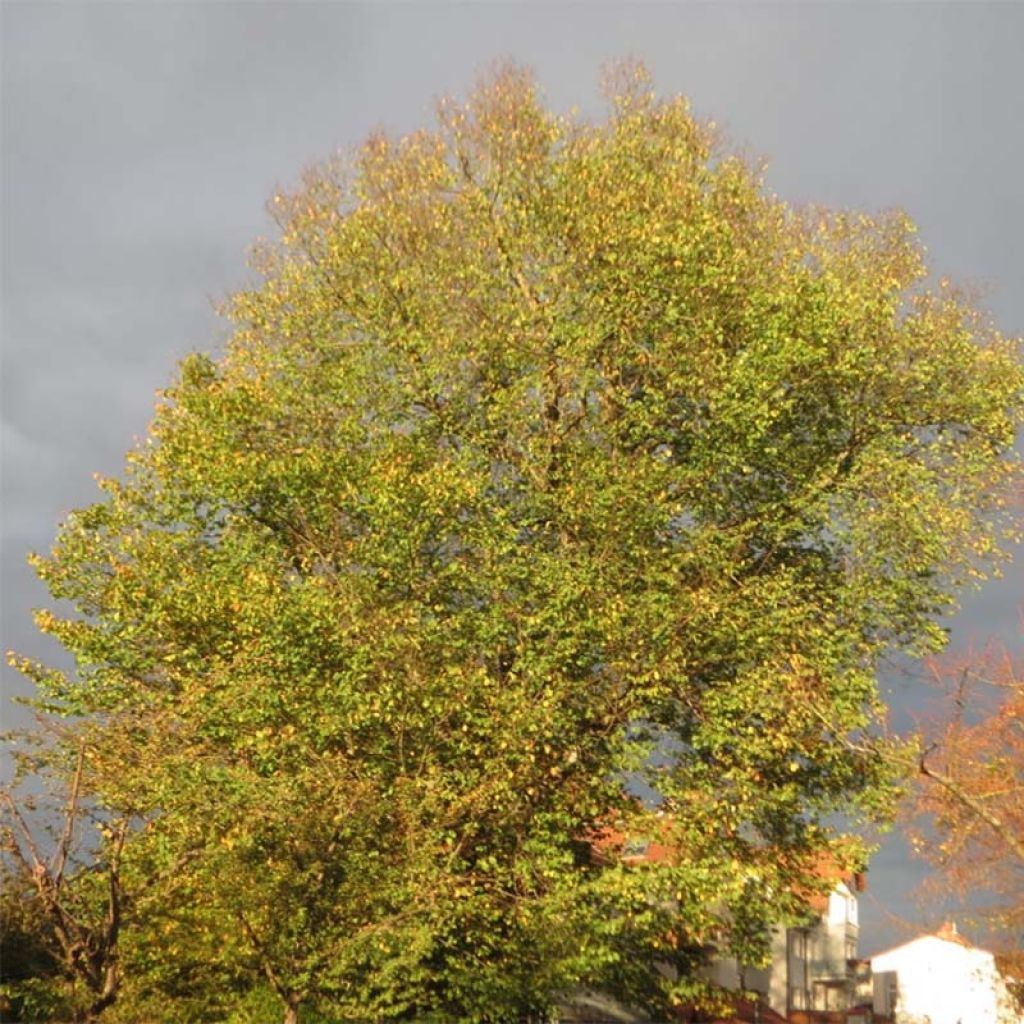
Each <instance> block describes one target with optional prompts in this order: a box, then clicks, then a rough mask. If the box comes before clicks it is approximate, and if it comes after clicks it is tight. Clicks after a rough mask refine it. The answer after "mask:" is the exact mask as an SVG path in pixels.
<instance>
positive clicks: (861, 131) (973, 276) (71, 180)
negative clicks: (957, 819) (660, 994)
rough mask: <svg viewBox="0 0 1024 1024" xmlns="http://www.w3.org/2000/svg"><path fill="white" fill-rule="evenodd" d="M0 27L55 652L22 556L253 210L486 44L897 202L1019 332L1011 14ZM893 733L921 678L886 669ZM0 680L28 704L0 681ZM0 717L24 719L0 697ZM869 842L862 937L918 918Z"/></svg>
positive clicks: (46, 8)
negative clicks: (663, 100)
mask: <svg viewBox="0 0 1024 1024" xmlns="http://www.w3.org/2000/svg"><path fill="white" fill-rule="evenodd" d="M0 17H2V28H3V34H2V46H3V67H2V74H3V82H2V84H3V92H2V104H3V106H2V131H3V139H2V142H3V148H2V172H3V177H2V189H3V233H2V245H3V249H2V257H3V263H2V273H3V278H2V300H3V302H2V318H3V319H2V337H3V363H2V370H3V375H2V426H3V435H2V439H3V478H2V483H3V494H2V497H3V524H2V525H3V533H2V555H3V589H2V625H3V646H4V647H5V648H11V647H13V648H16V649H18V650H19V651H21V652H23V653H27V654H33V655H44V656H53V653H54V652H52V651H51V650H50V649H49V648H47V646H46V645H45V644H44V643H43V642H42V641H41V640H40V639H39V638H38V637H36V636H35V634H34V631H33V627H32V625H31V620H30V613H29V610H30V608H31V607H33V606H38V605H41V604H44V603H45V595H44V594H43V592H42V589H41V587H40V586H39V585H38V584H37V583H36V582H35V581H34V579H33V578H32V575H31V573H30V572H29V571H28V569H27V568H26V567H25V565H24V555H25V553H26V552H27V551H28V550H30V549H45V548H46V547H48V545H49V544H50V542H51V540H52V538H53V535H54V531H55V529H56V526H57V523H58V522H59V521H60V519H61V518H62V516H64V515H65V514H66V512H67V510H68V509H70V508H73V507H76V506H79V505H82V504H86V503H89V502H91V501H92V500H93V499H94V498H95V497H96V496H97V492H96V490H95V485H94V483H93V480H92V474H93V473H94V472H99V473H104V474H115V473H118V472H119V471H120V468H121V465H122V456H123V453H124V452H125V450H126V449H127V448H128V447H130V446H131V444H132V442H133V439H134V438H135V437H137V436H139V435H141V434H143V433H144V431H145V429H146V425H147V422H148V420H149V416H150V413H151V411H152V406H153V392H154V390H155V389H157V388H159V387H161V386H163V385H165V384H166V383H168V381H169V380H170V378H171V375H172V373H173V371H174V366H175V363H176V361H177V360H178V359H179V358H180V357H181V356H182V355H184V354H185V353H186V352H188V351H190V350H194V349H202V350H211V349H212V350H217V349H218V346H219V345H220V344H221V342H222V341H223V337H224V330H225V329H224V327H223V326H222V325H220V324H219V323H218V322H217V320H216V317H215V315H214V313H213V306H214V304H215V303H216V302H217V301H218V300H220V299H221V298H223V297H224V296H225V295H226V294H228V293H229V292H230V291H232V290H233V289H235V288H237V287H238V286H239V285H240V284H242V283H243V282H244V281H245V280H246V279H247V273H248V272H247V270H246V266H245V255H246V250H247V248H248V246H249V245H250V243H251V242H252V241H253V240H254V239H255V238H256V237H257V236H259V235H260V234H265V233H268V232H269V231H270V223H269V220H268V218H267V217H266V215H265V212H264V204H265V201H266V200H267V198H268V197H269V196H270V195H271V193H272V192H273V191H274V189H275V188H276V187H277V186H279V185H285V186H287V185H289V184H290V183H293V182H294V181H295V180H296V178H297V177H298V174H299V172H300V170H301V168H302V167H303V166H304V165H306V164H308V163H310V162H313V161H315V160H317V159H320V158H323V157H326V156H328V155H330V154H331V153H332V152H333V151H334V150H335V149H337V148H338V147H347V146H351V145H353V144H356V143H358V142H359V141H360V140H361V139H362V138H363V137H364V136H365V135H366V134H367V133H368V132H369V131H370V130H372V129H375V128H381V127H382V128H385V129H387V130H390V131H394V132H403V131H407V130H410V129H412V128H414V127H416V126H418V125H420V124H423V123H425V122H427V121H428V120H429V119H430V117H431V112H432V109H433V102H434V99H435V98H436V97H437V96H439V95H442V94H446V93H458V92H461V91H463V90H465V89H466V88H467V87H468V86H469V85H470V84H471V83H472V81H473V79H474V77H475V75H476V74H477V72H478V71H480V70H481V69H482V68H483V67H485V66H486V65H487V64H489V63H490V62H491V61H492V60H494V59H495V58H502V57H512V58H514V59H516V60H517V61H520V62H522V63H525V64H527V65H529V66H531V67H532V68H533V69H534V70H535V71H536V73H537V74H538V76H539V78H540V81H541V83H542V85H543V86H544V88H545V91H546V94H547V97H548V100H549V102H550V103H551V104H552V105H553V106H555V107H557V108H568V107H569V106H572V105H574V104H576V105H579V106H581V107H583V108H584V109H587V108H596V106H597V95H598V93H597V80H598V77H599V70H600V67H601V65H602V64H603V63H604V62H606V61H608V60H610V59H614V58H616V57H621V56H624V55H634V56H638V57H641V58H642V59H643V60H645V61H646V62H647V63H648V65H649V66H650V68H651V69H652V71H653V72H654V74H655V77H656V82H657V86H658V88H659V90H660V91H662V92H664V93H669V92H683V93H686V94H687V95H688V96H690V98H691V99H692V100H693V103H694V105H695V108H696V111H697V113H698V114H700V115H702V116H705V117H710V118H714V119H715V120H716V121H718V122H719V123H720V124H722V125H724V126H725V128H726V129H727V131H728V133H729V135H730V137H731V138H732V140H733V141H734V143H735V144H736V145H738V146H740V147H742V148H743V149H744V150H745V151H747V152H748V153H751V154H758V155H764V156H766V157H768V158H769V160H770V169H769V174H768V180H769V184H770V185H771V187H772V188H773V189H774V190H775V191H777V192H779V193H780V194H781V195H782V196H784V197H785V198H787V199H791V200H793V201H795V202H802V201H814V202H818V203H824V204H828V205H833V206H840V207H847V208H859V209H866V210H869V211H877V210H880V209H885V208H890V207H894V206H899V207H902V208H904V209H906V210H907V211H908V212H909V213H910V215H911V216H912V217H913V218H914V219H915V220H916V222H917V224H918V225H919V227H920V233H921V237H922V239H923V241H924V243H925V245H926V247H927V249H928V251H929V255H930V262H931V265H932V267H933V268H934V269H935V270H936V271H937V272H938V273H940V274H944V275H948V276H951V277H952V278H954V279H956V280H959V281H960V282H962V283H968V284H974V285H977V286H979V287H980V288H982V289H983V296H984V298H983V303H984V305H986V306H987V307H988V308H989V309H990V310H991V311H992V313H993V314H994V315H995V318H996V320H997V322H998V324H999V325H1000V326H1001V327H1002V328H1003V330H1004V331H1006V332H1008V333H1015V334H1019V333H1021V332H1022V331H1024V287H1022V285H1024V196H1022V191H1021V182H1022V181H1024V177H1022V168H1024V131H1022V125H1024V77H1022V75H1021V70H1020V48H1021V45H1022V43H1024V4H1021V3H992V4H985V3H964V4H938V3H936V4H931V3H916V4H909V3H907V4H869V3H849V4H835V3H829V4H824V3H821V4H809V3H805V4H795V3H794V4H783V5H777V4H769V3H763V4H762V3H746V4H732V3H716V4H710V3H708V4H684V3H678V4H647V3H625V2H622V3H617V4H599V3H577V4H568V3H565V4H545V5H541V4H536V5H535V4H526V3H521V4H505V3H483V2H481V3H476V4H472V3H461V4H454V3H451V4H429V3H406V4H389V3H376V4H368V5H360V4H342V3H242V2H237V3H151V2H142V0H140V2H137V3H128V4H121V3H87V2H79V3H67V4H63V3H43V2H36V3H18V2H12V0H6V2H5V3H3V4H2V7H0ZM1021 579H1022V577H1021V574H1020V569H1019V566H1018V567H1016V568H1011V569H1010V570H1009V571H1008V573H1007V576H1006V577H1005V578H1004V580H1003V581H1001V582H1000V583H997V584H994V585H991V586H988V587H986V589H985V590H983V591H982V592H981V593H980V594H978V595H976V596H975V597H973V598H972V599H970V600H969V601H968V602H967V604H966V606H965V609H964V611H963V612H962V613H961V615H960V616H959V617H958V618H957V619H956V621H955V622H954V623H953V629H954V637H955V639H956V640H957V641H958V642H964V640H965V638H967V637H969V636H971V635H972V634H974V635H981V634H986V635H987V634H989V633H992V632H999V633H1002V635H1003V636H1004V637H1005V638H1006V639H1007V640H1009V641H1010V642H1011V643H1012V644H1014V645H1015V646H1016V647H1017V648H1018V649H1019V648H1020V630H1019V626H1017V628H1016V630H1015V622H1016V619H1015V614H1016V613H1015V609H1016V607H1017V606H1018V605H1019V604H1020V603H1021V600H1022V589H1024V588H1022V586H1021ZM885 686H886V691H887V693H888V695H889V696H890V698H891V700H892V702H893V704H894V706H895V708H896V715H895V718H896V721H897V723H898V724H900V723H902V724H905V723H906V722H907V721H908V720H909V719H910V717H911V716H912V715H913V714H914V713H915V712H916V710H917V708H918V707H919V704H920V689H919V688H918V687H915V686H914V685H912V684H911V683H909V682H907V681H905V680H901V679H899V678H896V677H894V678H892V679H890V680H887V681H886V684H885ZM5 688H6V691H7V693H8V694H12V693H25V692H26V684H25V683H24V681H23V680H20V679H19V678H18V677H16V676H15V677H11V676H10V675H8V676H6V677H5ZM3 713H4V719H5V722H6V723H7V724H11V723H12V722H20V721H21V720H23V713H20V712H18V711H15V710H12V709H11V707H10V706H9V705H6V704H5V706H4V711H3ZM919 877H920V868H919V867H917V866H915V865H913V864H912V863H911V862H909V860H908V858H907V854H906V851H905V850H904V848H903V847H902V845H901V844H900V843H899V841H898V839H891V840H889V841H888V842H887V843H886V845H885V846H884V847H883V849H882V851H881V853H880V854H879V855H878V857H877V858H876V859H875V862H874V863H873V865H872V870H871V872H870V875H869V879H870V891H869V893H868V894H867V895H866V896H865V897H864V898H863V899H862V904H861V905H862V911H861V913H862V943H861V951H862V952H865V953H870V952H873V951H875V950H876V949H877V948H879V947H881V946H883V945H885V944H887V943H889V942H890V941H891V940H892V939H894V938H896V937H898V936H902V935H904V934H907V929H913V928H915V927H918V926H919V925H922V926H923V925H925V924H934V923H935V922H936V920H937V919H938V918H939V917H941V914H942V913H943V911H944V908H941V907H937V906H935V905H931V906H922V905H919V904H916V903H915V902H914V901H913V899H912V897H911V895H910V891H911V889H912V888H913V885H914V883H915V881H916V880H917V879H918V878H919Z"/></svg>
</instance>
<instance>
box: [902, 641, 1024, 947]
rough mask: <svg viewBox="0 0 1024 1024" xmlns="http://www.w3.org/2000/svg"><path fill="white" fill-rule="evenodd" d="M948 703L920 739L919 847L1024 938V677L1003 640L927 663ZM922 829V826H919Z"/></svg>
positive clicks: (1006, 929)
mask: <svg viewBox="0 0 1024 1024" xmlns="http://www.w3.org/2000/svg"><path fill="white" fill-rule="evenodd" d="M933 671H934V672H935V675H936V678H937V680H938V681H939V682H940V683H942V684H943V685H944V686H945V687H946V688H947V701H948V704H947V708H946V712H945V715H944V717H943V718H942V719H941V721H940V723H939V726H938V728H936V729H935V730H934V732H933V733H932V736H931V737H930V738H928V739H927V740H923V741H922V745H921V748H920V754H919V759H918V775H917V785H916V786H915V788H914V793H913V800H912V803H911V808H912V813H913V814H914V816H915V819H916V822H917V824H918V825H919V826H920V827H919V828H918V829H917V830H916V831H915V834H914V842H915V846H916V848H917V849H918V850H919V852H921V853H922V854H923V855H924V856H925V857H926V858H927V859H928V860H929V861H931V862H932V864H933V865H934V866H935V867H936V868H937V869H938V871H939V877H940V878H941V880H942V881H943V883H945V884H946V885H949V886H951V888H952V889H953V890H954V891H955V892H958V893H960V894H961V895H963V896H965V897H967V896H970V898H971V902H972V903H980V904H982V905H983V906H984V908H985V911H986V914H987V916H988V917H989V923H990V925H991V926H992V927H993V929H994V930H995V931H996V932H997V933H998V934H1000V935H1003V936H1005V938H1006V939H1007V941H1008V943H1009V946H1010V948H1020V945H1021V942H1020V940H1021V938H1022V937H1024V675H1022V673H1021V670H1020V665H1019V663H1015V660H1014V658H1013V657H1012V655H1011V653H1010V652H1009V651H1008V650H1007V649H1006V648H1005V647H1004V646H995V645H993V646H990V647H988V648H986V649H985V650H984V651H983V652H981V653H980V654H975V655H972V656H969V657H967V658H964V659H961V660H959V661H958V662H952V661H949V662H945V663H943V664H937V665H934V666H933ZM926 830H927V831H926Z"/></svg>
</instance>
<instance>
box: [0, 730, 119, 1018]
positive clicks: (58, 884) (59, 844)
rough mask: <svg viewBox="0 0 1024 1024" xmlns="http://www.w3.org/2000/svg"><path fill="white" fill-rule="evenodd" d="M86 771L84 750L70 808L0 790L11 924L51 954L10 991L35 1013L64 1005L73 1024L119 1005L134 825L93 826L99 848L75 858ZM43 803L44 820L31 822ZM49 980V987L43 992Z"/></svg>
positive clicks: (68, 802) (70, 795)
mask: <svg viewBox="0 0 1024 1024" xmlns="http://www.w3.org/2000/svg"><path fill="white" fill-rule="evenodd" d="M84 771H85V747H84V745H79V747H78V750H77V752H76V755H75V757H74V763H73V766H72V767H71V769H70V776H69V777H70V782H69V785H68V791H67V794H66V803H65V804H64V806H63V807H61V808H59V809H56V808H52V807H50V806H49V802H48V801H47V800H46V799H45V797H43V798H29V799H27V800H25V801H23V802H21V803H20V804H19V802H17V801H16V800H15V791H14V788H13V787H10V788H4V789H2V790H0V804H2V811H0V822H2V830H0V841H2V844H3V855H4V867H5V870H4V873H5V875H6V876H7V878H8V879H9V880H10V882H11V883H12V887H13V895H12V896H11V897H9V899H13V900H14V901H15V902H13V903H9V904H8V906H9V909H10V911H11V920H12V923H13V922H14V921H15V920H20V922H21V924H20V927H19V931H20V932H21V933H23V934H25V935H27V936H29V937H31V939H32V945H33V946H35V947H37V948H38V949H39V950H40V951H43V950H45V951H46V957H45V963H46V970H39V971H33V972H27V973H23V975H22V977H19V978H14V979H11V981H10V982H8V983H7V986H6V987H7V988H8V991H9V992H10V994H11V997H12V998H13V999H18V1001H19V1002H26V1001H27V1002H28V1003H29V1008H30V1009H35V1010H37V1011H38V1010H39V1009H41V1008H42V1007H43V1005H44V1004H48V1005H47V1009H49V1010H50V1011H54V1010H55V1009H56V1007H57V1006H62V1007H63V1009H64V1012H66V1013H67V1014H69V1015H70V1018H71V1019H72V1020H74V1021H76V1022H82V1024H90V1022H92V1021H94V1020H96V1019H98V1017H99V1016H100V1015H101V1014H102V1013H103V1011H104V1010H106V1009H107V1008H108V1007H109V1006H111V1005H113V1003H114V1001H115V1000H116V998H117V993H118V989H119V988H120V984H121V970H120V964H119V957H118V952H119V950H118V939H119V936H120V933H121V928H122V924H123V904H124V888H123V885H122V879H121V855H122V852H123V849H124V843H125V839H126V838H127V835H128V822H127V821H126V820H125V819H124V818H121V819H113V820H103V821H102V823H100V822H97V821H93V822H92V824H95V825H97V826H98V828H97V831H96V835H95V837H94V838H95V839H96V841H97V844H96V845H97V848H96V849H94V850H92V851H89V853H88V855H87V859H86V860H85V861H84V862H83V860H82V859H81V858H80V856H78V857H76V854H80V852H81V851H80V842H79V840H80V839H81V836H80V835H76V832H77V833H81V831H82V826H83V819H86V820H87V819H88V817H89V815H88V814H87V812H86V811H85V810H84V809H83V806H82V798H83V792H82V789H83V776H84ZM40 803H41V812H40V814H39V815H38V816H37V817H36V818H35V819H34V820H33V819H32V818H30V817H28V816H27V815H28V814H30V813H31V811H32V810H36V808H37V805H39V804H40ZM54 812H56V813H54ZM15 906H17V908H18V913H17V914H15V913H14V910H15ZM37 959H38V958H37ZM44 979H47V980H48V982H49V983H48V984H45V985H42V986H40V985H39V984H38V983H39V982H40V981H42V980H44ZM19 989H21V991H20V992H19ZM62 989H63V991H62Z"/></svg>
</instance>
